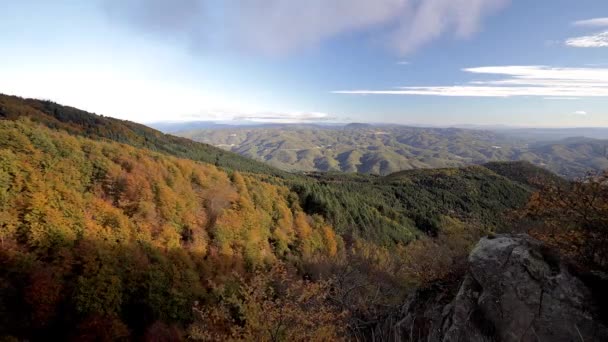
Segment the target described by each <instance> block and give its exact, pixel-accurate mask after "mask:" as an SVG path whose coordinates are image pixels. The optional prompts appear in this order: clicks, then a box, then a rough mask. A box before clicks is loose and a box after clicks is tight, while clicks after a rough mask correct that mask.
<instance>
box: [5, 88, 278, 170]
mask: <svg viewBox="0 0 608 342" xmlns="http://www.w3.org/2000/svg"><path fill="white" fill-rule="evenodd" d="M23 117H28V118H30V119H31V120H33V121H35V122H38V123H41V124H43V125H45V126H47V127H50V128H53V129H61V130H64V131H67V132H69V133H70V134H76V135H80V136H84V137H87V138H92V139H107V140H112V141H116V142H120V143H125V144H129V145H131V146H134V147H139V148H147V149H150V150H152V151H158V152H162V153H166V154H169V155H173V156H176V157H180V158H188V159H193V160H196V161H202V162H205V163H210V164H215V165H218V166H220V167H225V168H228V169H232V170H240V171H245V172H257V173H267V174H274V175H282V176H286V173H284V172H281V171H279V170H277V169H274V168H272V167H270V166H268V165H265V164H263V163H261V162H256V161H254V160H250V159H248V158H244V157H242V156H239V155H238V154H235V153H231V152H227V151H225V150H222V149H219V148H217V147H214V146H210V145H207V144H201V143H197V142H194V141H192V140H189V139H184V138H181V137H177V136H173V135H169V134H164V133H162V132H160V131H157V130H155V129H152V128H150V127H147V126H144V125H141V124H137V123H134V122H130V121H123V120H118V119H114V118H110V117H104V116H101V115H96V114H92V113H88V112H85V111H83V110H80V109H77V108H73V107H68V106H62V105H59V104H57V103H54V102H50V101H43V100H36V99H23V98H19V97H16V96H8V95H3V94H0V119H8V120H17V119H19V118H23Z"/></svg>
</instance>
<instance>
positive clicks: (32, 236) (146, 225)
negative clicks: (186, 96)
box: [0, 120, 339, 340]
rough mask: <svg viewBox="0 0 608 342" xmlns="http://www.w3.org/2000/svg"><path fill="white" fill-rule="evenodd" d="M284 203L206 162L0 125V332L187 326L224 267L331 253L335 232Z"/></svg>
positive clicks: (59, 333) (37, 334) (113, 333)
mask: <svg viewBox="0 0 608 342" xmlns="http://www.w3.org/2000/svg"><path fill="white" fill-rule="evenodd" d="M292 197H293V196H290V192H289V190H288V189H287V188H285V187H279V186H274V185H271V184H268V183H265V182H262V181H259V180H257V179H255V178H253V177H249V176H246V175H241V174H240V173H238V172H234V173H232V174H228V173H226V172H225V171H222V170H220V169H218V168H216V167H215V166H213V165H209V164H200V163H196V162H193V161H190V160H185V159H178V158H175V157H170V156H167V155H164V154H160V153H156V152H152V151H149V150H144V149H137V148H134V147H132V146H129V145H125V144H119V143H116V142H101V141H94V140H91V139H86V138H83V137H74V136H72V135H69V134H67V133H65V132H62V131H56V130H51V129H49V128H46V127H43V126H41V125H39V124H36V123H33V122H31V121H28V120H17V121H9V120H0V246H1V248H0V336H5V335H7V334H8V335H13V336H21V337H23V338H25V337H27V339H28V340H29V339H34V340H43V339H48V336H54V337H55V338H57V339H59V340H66V339H77V340H83V339H84V340H87V337H86V336H89V337H90V336H110V337H108V340H110V339H111V340H115V339H124V338H125V337H127V336H129V335H130V334H132V335H131V336H132V337H133V338H135V337H137V336H141V335H142V334H143V333H144V331H143V330H144V329H147V328H149V327H150V326H152V325H153V324H154V323H155V322H156V321H158V322H166V323H168V324H175V323H177V324H187V323H188V322H190V321H191V320H192V318H193V311H192V306H193V305H194V303H196V302H201V303H202V302H212V301H213V300H217V299H214V298H215V297H214V295H212V292H211V291H212V290H213V288H214V286H215V285H214V284H222V283H224V282H226V281H227V280H226V279H229V278H230V277H231V276H230V274H232V272H239V271H243V270H254V269H258V268H264V267H269V266H271V265H274V264H277V263H280V262H291V263H296V262H297V261H298V260H304V259H305V258H310V257H312V256H313V255H315V256H323V255H325V256H326V257H332V256H335V255H336V254H337V253H338V249H339V243H338V241H339V240H338V238H337V237H336V236H335V234H334V232H333V229H332V228H331V227H330V226H329V225H327V224H325V223H324V222H323V220H322V219H321V218H319V217H310V216H307V215H306V214H304V212H303V211H302V210H301V209H300V207H299V206H298V204H297V201H295V202H294V201H293V200H292ZM159 324H160V323H159ZM163 324H164V323H163ZM71 334H75V335H71Z"/></svg>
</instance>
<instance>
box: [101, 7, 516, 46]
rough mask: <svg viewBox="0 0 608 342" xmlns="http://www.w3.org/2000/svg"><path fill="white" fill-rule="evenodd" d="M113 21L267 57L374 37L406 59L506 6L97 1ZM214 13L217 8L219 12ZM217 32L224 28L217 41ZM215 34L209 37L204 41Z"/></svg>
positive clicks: (469, 31) (468, 31)
mask: <svg viewBox="0 0 608 342" xmlns="http://www.w3.org/2000/svg"><path fill="white" fill-rule="evenodd" d="M103 1H104V8H105V9H106V12H107V13H108V15H109V17H110V18H111V19H112V20H117V21H119V22H122V23H127V24H128V25H131V26H133V27H136V28H137V29H139V30H144V31H146V32H151V33H155V34H159V33H160V34H164V35H170V36H175V37H179V38H185V39H186V40H190V43H191V45H192V46H206V45H207V44H213V43H218V41H220V42H219V43H220V44H222V45H227V46H231V45H233V46H237V47H241V48H242V47H244V48H248V49H252V50H255V51H258V52H262V53H266V54H286V53H292V52H294V51H297V50H301V49H305V48H309V47H314V46H318V45H321V44H322V43H323V42H324V41H326V40H329V39H332V38H334V37H337V36H340V35H342V34H346V33H350V32H358V31H363V30H373V31H374V32H376V33H377V35H379V37H380V39H378V36H376V37H374V40H383V41H385V42H387V44H388V45H389V46H390V47H391V48H393V49H395V50H396V51H398V52H400V53H401V54H403V55H405V54H408V53H410V52H413V51H414V50H416V49H418V48H419V47H421V46H423V45H425V44H428V43H430V42H431V41H433V40H435V39H437V38H439V37H441V36H444V35H454V36H455V37H456V38H468V37H471V36H472V35H473V34H474V33H476V32H477V31H478V30H479V29H480V26H481V24H482V21H483V19H484V18H485V17H487V16H489V15H491V14H492V13H495V12H497V11H498V10H500V9H501V8H503V7H504V6H506V5H507V4H508V3H509V2H510V0H373V1H371V0H331V1H328V0H306V1H296V0H251V1H239V0H225V1H219V2H209V1H206V0H183V1H172V2H171V1H162V0H123V1H116V0H103ZM218 7H219V8H218ZM217 27H222V30H221V33H219V34H218V33H217ZM210 32H213V34H210Z"/></svg>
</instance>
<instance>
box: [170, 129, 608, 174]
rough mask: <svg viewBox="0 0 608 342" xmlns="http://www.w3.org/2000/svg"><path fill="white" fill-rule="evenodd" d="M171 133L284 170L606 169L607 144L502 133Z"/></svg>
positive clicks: (565, 171)
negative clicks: (508, 165)
mask: <svg viewBox="0 0 608 342" xmlns="http://www.w3.org/2000/svg"><path fill="white" fill-rule="evenodd" d="M176 134H179V135H181V136H184V137H187V138H191V139H194V140H197V141H201V142H205V143H208V144H212V145H214V146H217V147H221V148H224V149H226V150H229V151H233V152H236V153H239V154H241V155H244V156H247V157H249V158H252V159H255V160H259V161H263V162H266V163H268V164H270V165H272V166H275V167H278V168H281V169H283V170H288V171H324V172H326V171H342V172H360V173H372V174H380V175H387V174H390V173H392V172H397V171H401V170H409V169H419V168H445V167H459V166H466V165H472V164H483V163H487V162H491V161H517V160H526V161H529V162H531V163H533V164H535V165H537V166H541V167H544V168H546V169H548V170H551V171H553V172H556V173H558V174H560V175H562V176H565V177H568V178H574V177H580V176H584V175H585V174H586V173H587V172H589V171H600V170H603V169H607V168H608V158H606V153H605V150H606V147H605V146H608V142H606V141H603V140H595V139H566V140H563V141H556V142H547V141H536V140H534V139H532V138H527V139H523V138H519V137H516V136H510V135H509V134H508V132H507V131H504V132H500V133H497V132H491V131H481V130H471V129H458V128H422V127H405V126H395V125H384V126H380V125H379V126H371V125H360V124H354V125H352V126H351V125H347V126H345V127H317V126H306V125H283V126H273V127H254V128H250V127H237V128H227V127H223V128H217V129H202V130H192V131H184V132H179V133H176Z"/></svg>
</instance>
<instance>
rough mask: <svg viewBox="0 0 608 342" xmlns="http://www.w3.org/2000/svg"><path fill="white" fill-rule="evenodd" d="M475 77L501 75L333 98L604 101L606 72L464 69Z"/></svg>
mask: <svg viewBox="0 0 608 342" xmlns="http://www.w3.org/2000/svg"><path fill="white" fill-rule="evenodd" d="M463 71H465V72H468V73H472V74H476V75H502V76H506V77H507V78H503V79H498V80H485V81H479V80H476V81H471V82H469V83H467V84H463V85H455V86H418V87H416V86H409V87H397V88H394V89H388V90H366V89H363V90H338V91H334V92H333V93H337V94H360V95H375V94H376V95H380V94H385V95H431V96H460V97H514V96H541V97H547V98H553V99H558V98H559V99H566V98H568V99H572V98H582V97H608V69H602V68H552V67H548V66H535V65H524V66H490V67H477V68H467V69H463Z"/></svg>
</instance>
